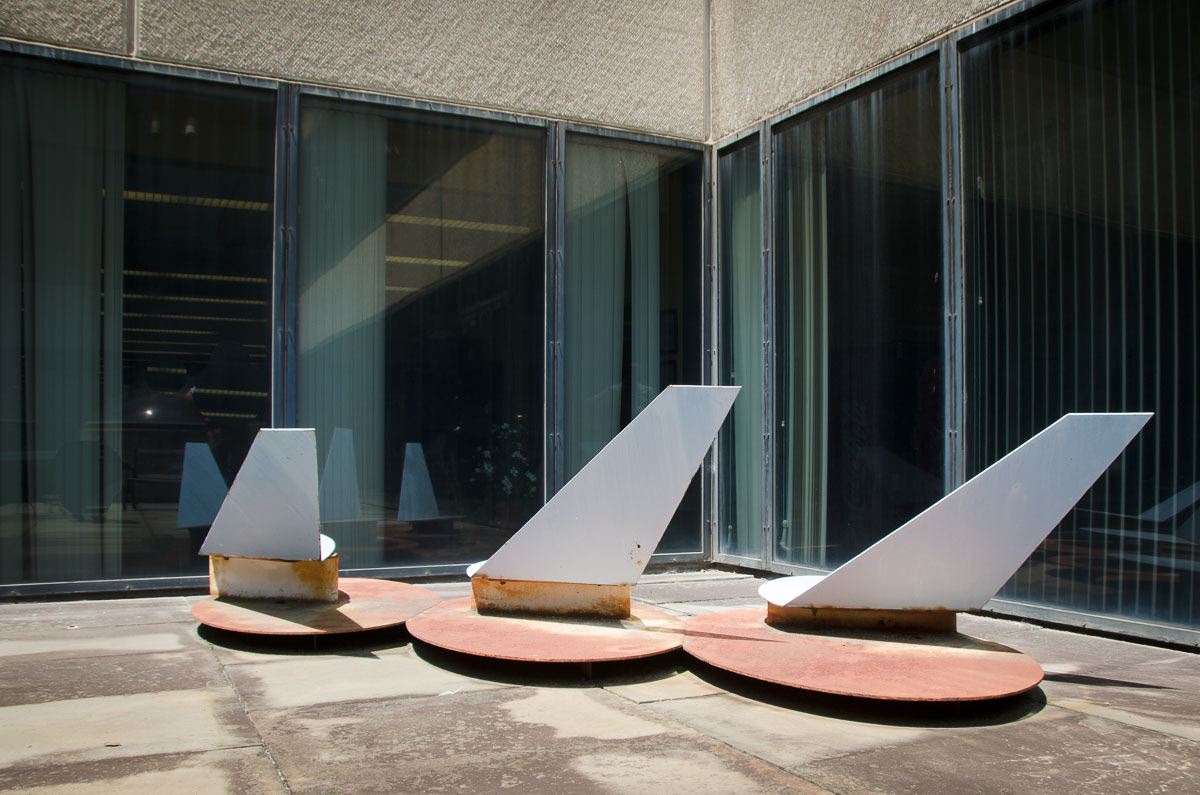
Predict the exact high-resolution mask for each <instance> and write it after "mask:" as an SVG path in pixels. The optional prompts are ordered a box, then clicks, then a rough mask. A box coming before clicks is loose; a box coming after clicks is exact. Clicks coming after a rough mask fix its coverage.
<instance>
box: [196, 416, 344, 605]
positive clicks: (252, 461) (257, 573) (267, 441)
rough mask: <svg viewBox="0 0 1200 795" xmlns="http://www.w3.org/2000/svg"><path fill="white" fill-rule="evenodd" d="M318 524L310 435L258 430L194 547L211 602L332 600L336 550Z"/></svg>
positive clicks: (303, 431) (308, 432) (313, 441)
mask: <svg viewBox="0 0 1200 795" xmlns="http://www.w3.org/2000/svg"><path fill="white" fill-rule="evenodd" d="M320 522H321V520H320V508H319V500H318V491H317V444H316V432H315V431H314V430H313V429H312V428H270V429H267V428H264V429H262V430H260V431H259V432H258V436H256V437H255V439H254V443H253V444H252V445H251V446H250V452H249V453H248V454H247V455H246V460H245V461H244V462H243V463H242V467H241V469H240V470H239V471H238V474H237V477H236V478H234V481H233V486H232V487H230V489H229V495H228V496H227V497H226V498H225V502H224V503H223V504H222V505H221V510H220V511H219V512H218V513H217V517H216V519H215V520H214V521H213V525H212V528H211V529H210V530H209V531H208V536H207V538H205V539H204V544H203V545H202V546H201V547H200V554H202V555H208V556H209V574H210V590H211V591H212V594H213V596H218V597H219V596H229V597H247V598H286V599H300V600H316V601H329V602H332V601H336V600H337V598H338V597H337V593H338V576H337V555H336V554H335V551H334V550H335V545H334V542H333V539H331V538H329V537H328V536H325V535H322V534H321V529H320V526H321V525H320Z"/></svg>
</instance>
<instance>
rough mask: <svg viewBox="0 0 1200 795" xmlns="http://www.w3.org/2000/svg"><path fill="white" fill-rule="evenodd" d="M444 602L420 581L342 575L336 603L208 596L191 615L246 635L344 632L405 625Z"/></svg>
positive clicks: (316, 634) (301, 634)
mask: <svg viewBox="0 0 1200 795" xmlns="http://www.w3.org/2000/svg"><path fill="white" fill-rule="evenodd" d="M440 601H441V597H439V596H438V595H437V594H435V593H434V592H433V591H430V590H429V589H427V588H422V587H420V586H419V585H410V584H409V583H405V582H392V581H391V580H376V579H369V578H365V577H343V578H342V579H341V581H340V582H339V584H338V600H337V601H336V602H316V601H287V600H283V599H230V598H225V597H223V598H220V599H213V598H209V599H204V600H202V601H199V602H196V604H194V605H192V617H193V618H195V619H196V620H197V621H199V622H200V623H201V624H203V625H204V626H206V627H212V628H213V629H220V630H224V631H226V632H237V633H242V634H247V635H270V636H292V637H304V636H323V635H345V634H348V633H354V632H368V631H371V630H377V629H387V628H389V627H399V626H402V625H403V624H405V623H406V622H407V621H409V620H410V619H411V618H412V617H413V616H415V615H417V614H419V613H421V612H422V611H424V610H427V609H429V608H430V607H433V606H434V605H435V604H437V603H438V602H440Z"/></svg>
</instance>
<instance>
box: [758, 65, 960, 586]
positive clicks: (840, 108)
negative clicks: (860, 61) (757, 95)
mask: <svg viewBox="0 0 1200 795" xmlns="http://www.w3.org/2000/svg"><path fill="white" fill-rule="evenodd" d="M938 125H939V103H938V75H937V64H936V62H925V63H922V64H920V65H917V66H915V67H913V68H911V69H909V70H906V71H904V72H901V73H899V74H897V75H893V76H889V77H887V78H886V79H884V80H882V81H879V82H876V83H872V84H871V85H870V86H868V87H867V88H866V89H865V90H863V91H860V92H857V93H854V94H851V95H850V96H848V97H846V98H845V99H843V100H840V101H838V102H837V103H836V104H834V105H832V106H821V107H819V108H818V109H816V110H814V111H812V112H810V113H806V114H804V115H802V116H800V117H799V118H798V119H797V120H796V121H795V122H794V123H791V124H789V125H788V126H786V127H784V128H782V129H780V130H779V131H778V132H777V133H776V135H775V147H776V162H777V173H776V182H777V193H776V200H775V201H776V205H775V231H776V252H777V254H776V257H777V259H776V266H775V273H776V288H775V295H776V298H775V300H776V307H777V309H776V323H777V326H776V331H775V339H776V345H775V347H776V351H775V366H776V368H777V369H776V379H775V381H776V397H775V406H776V422H777V428H776V440H777V443H776V457H775V471H776V473H777V478H778V481H777V498H776V499H777V503H776V505H777V507H776V513H777V525H778V526H777V528H776V542H775V556H776V557H777V558H778V559H780V560H783V561H786V562H791V563H797V564H811V565H817V566H834V565H837V564H840V563H842V562H844V561H846V560H848V559H849V558H850V557H852V556H853V555H855V554H857V553H858V552H860V551H861V550H863V549H864V548H866V547H867V546H868V545H870V544H871V543H873V542H874V541H876V540H877V539H878V538H880V537H881V536H882V535H883V534H884V533H887V532H889V531H891V530H893V529H894V528H896V527H897V526H899V525H900V524H902V523H903V522H904V521H906V520H907V519H909V518H911V517H912V516H913V515H915V514H916V513H917V512H919V511H920V510H922V509H923V508H925V507H928V506H929V505H930V504H931V503H932V502H934V500H936V499H937V498H938V497H940V496H941V494H942V492H943V479H942V478H943V476H942V458H943V443H944V442H943V418H942V415H943V398H942V380H943V373H942V357H943V352H942V348H943V345H942V334H943V323H942V285H941V280H940V277H941V270H942V265H941V263H942V255H941V251H942V215H943V213H942V203H941V188H940V184H941V182H940V180H941V156H940V140H941V136H940V134H939V126H938Z"/></svg>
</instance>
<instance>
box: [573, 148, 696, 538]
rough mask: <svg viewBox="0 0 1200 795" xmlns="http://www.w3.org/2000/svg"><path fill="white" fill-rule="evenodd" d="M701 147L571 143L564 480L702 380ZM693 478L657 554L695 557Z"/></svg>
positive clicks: (694, 493) (694, 486)
mask: <svg viewBox="0 0 1200 795" xmlns="http://www.w3.org/2000/svg"><path fill="white" fill-rule="evenodd" d="M702 164H703V159H702V156H701V154H700V153H699V152H694V151H690V150H679V149H669V148H666V147H659V146H647V145H642V144H634V143H625V142H617V141H611V140H604V139H599V138H591V137H587V136H569V137H568V138H567V152H566V193H567V195H566V204H567V240H566V250H565V258H566V260H565V264H564V271H565V275H564V280H565V288H564V291H565V295H566V306H565V308H564V314H565V318H566V319H565V326H566V327H565V329H564V330H563V349H564V350H563V359H564V376H565V400H564V403H565V417H564V421H563V426H564V427H563V446H564V450H565V456H566V466H565V469H566V473H565V474H566V477H567V478H570V477H571V476H572V475H574V474H575V473H576V472H578V471H579V469H580V468H581V467H582V466H583V465H584V464H586V463H587V462H588V461H590V460H591V459H592V457H593V456H594V455H595V454H596V453H598V452H599V451H600V449H601V448H602V447H604V445H605V444H607V443H608V441H609V440H610V439H612V437H613V436H615V435H616V433H617V431H619V430H620V429H621V428H623V427H625V425H626V424H628V423H629V421H630V420H631V419H632V418H633V417H635V416H637V414H638V412H640V411H641V410H642V409H643V408H645V407H646V405H647V404H649V403H650V401H651V400H653V399H654V396H655V395H657V394H658V393H659V392H660V391H661V390H662V388H663V387H665V386H668V385H670V384H699V383H700V382H701V381H700V378H701V365H702V356H703V353H702V351H701V347H702V342H701V305H702V302H703V300H704V298H703V289H702V282H701V278H700V277H701V273H700V259H701V242H702V237H701V235H702V232H701V224H700V188H701V180H702V169H703V165H702ZM700 522H701V495H700V486H699V478H696V479H695V480H694V481H693V482H692V486H691V487H690V488H689V490H688V493H687V496H685V497H684V501H683V503H682V505H681V506H680V508H679V511H678V512H676V514H675V518H674V519H673V520H672V522H671V525H670V527H669V528H668V530H667V533H666V535H665V536H664V538H663V541H662V543H661V544H660V545H659V548H658V551H659V552H668V551H670V552H698V551H700V550H701V548H702V547H701V539H700Z"/></svg>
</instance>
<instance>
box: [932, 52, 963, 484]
mask: <svg viewBox="0 0 1200 795" xmlns="http://www.w3.org/2000/svg"><path fill="white" fill-rule="evenodd" d="M938 60H939V72H940V79H941V86H942V91H941V109H940V114H941V135H942V148H941V152H942V163H941V172H942V197H943V199H944V202H943V207H944V212H945V214H944V216H943V220H942V295H943V302H944V306H945V313H944V325H943V336H942V340H943V343H942V344H943V352H942V361H943V363H944V364H943V370H944V375H943V390H944V392H943V397H944V401H943V403H944V409H943V411H944V414H943V417H944V420H943V421H944V426H945V427H944V433H943V436H944V440H945V447H944V452H943V464H942V466H943V472H944V489H945V491H946V492H947V493H949V492H950V491H952V490H953V489H955V488H957V487H958V486H960V485H961V484H962V483H963V482H964V481H965V480H966V455H965V452H966V445H965V442H966V436H965V434H964V432H963V430H964V428H963V422H964V419H965V417H966V401H967V395H966V361H965V356H964V352H965V351H964V337H963V332H964V328H965V325H964V322H965V317H964V315H965V309H966V307H965V304H964V292H963V287H964V283H965V266H966V262H965V256H964V251H963V228H962V224H963V202H962V196H963V187H962V147H961V145H960V140H961V139H960V120H959V111H960V108H961V98H962V92H961V87H960V85H959V51H958V44H957V42H955V41H952V40H950V39H946V40H944V41H943V42H942V44H941V47H940V48H939V58H938Z"/></svg>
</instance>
